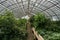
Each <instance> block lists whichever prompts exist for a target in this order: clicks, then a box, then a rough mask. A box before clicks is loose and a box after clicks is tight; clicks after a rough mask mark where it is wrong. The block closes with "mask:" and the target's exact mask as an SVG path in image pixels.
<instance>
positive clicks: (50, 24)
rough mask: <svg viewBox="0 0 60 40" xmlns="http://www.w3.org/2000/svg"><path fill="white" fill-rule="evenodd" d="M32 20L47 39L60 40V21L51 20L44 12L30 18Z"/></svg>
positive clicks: (37, 29) (33, 24)
mask: <svg viewBox="0 0 60 40" xmlns="http://www.w3.org/2000/svg"><path fill="white" fill-rule="evenodd" d="M30 22H31V24H32V26H34V27H35V29H36V31H37V32H38V33H39V34H40V35H42V36H43V38H44V39H45V40H60V22H59V21H51V20H50V19H49V18H46V17H45V15H43V14H42V13H37V14H36V15H34V16H32V17H31V18H30Z"/></svg>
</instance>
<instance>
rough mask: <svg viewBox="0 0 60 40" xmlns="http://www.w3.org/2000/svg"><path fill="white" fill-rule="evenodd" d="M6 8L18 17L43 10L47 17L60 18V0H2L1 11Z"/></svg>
mask: <svg viewBox="0 0 60 40" xmlns="http://www.w3.org/2000/svg"><path fill="white" fill-rule="evenodd" d="M5 9H8V10H10V11H13V12H14V15H15V16H16V17H23V16H25V15H34V14H35V13H36V12H43V13H44V14H45V15H46V16H47V17H50V18H56V19H60V0H0V13H3V12H4V11H5ZM28 12H30V13H28Z"/></svg>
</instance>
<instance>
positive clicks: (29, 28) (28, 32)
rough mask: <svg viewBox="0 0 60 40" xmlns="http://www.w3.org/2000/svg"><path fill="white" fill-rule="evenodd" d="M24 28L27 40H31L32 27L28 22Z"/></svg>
mask: <svg viewBox="0 0 60 40" xmlns="http://www.w3.org/2000/svg"><path fill="white" fill-rule="evenodd" d="M26 27H27V40H33V33H32V27H31V24H30V22H27V24H26Z"/></svg>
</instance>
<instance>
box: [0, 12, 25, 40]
mask: <svg viewBox="0 0 60 40" xmlns="http://www.w3.org/2000/svg"><path fill="white" fill-rule="evenodd" d="M25 22H26V20H25V19H19V20H16V18H15V17H14V15H13V13H12V12H10V11H6V12H5V13H4V14H3V15H0V40H25V39H26V31H24V29H23V28H24V27H25ZM23 26H24V27H23ZM21 27H22V28H21ZM21 29H22V30H21Z"/></svg>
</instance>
